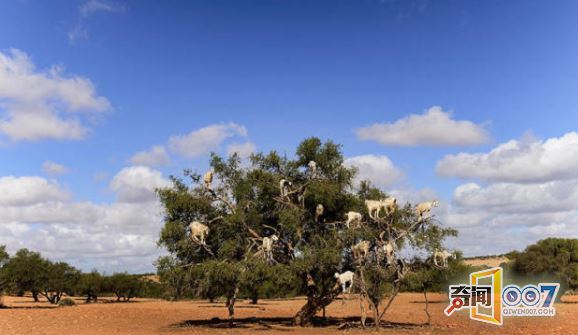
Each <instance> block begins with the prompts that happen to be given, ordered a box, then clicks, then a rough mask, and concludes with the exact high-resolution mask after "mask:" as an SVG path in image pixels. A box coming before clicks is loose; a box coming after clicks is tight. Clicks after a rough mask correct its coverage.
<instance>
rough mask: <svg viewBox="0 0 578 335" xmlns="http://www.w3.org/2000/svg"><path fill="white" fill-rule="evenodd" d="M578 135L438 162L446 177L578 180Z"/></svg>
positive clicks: (518, 142)
mask: <svg viewBox="0 0 578 335" xmlns="http://www.w3.org/2000/svg"><path fill="white" fill-rule="evenodd" d="M577 157H578V133H576V132H570V133H567V134H565V135H563V136H561V137H554V138H549V139H547V140H545V141H541V140H535V139H531V138H524V139H521V140H511V141H508V142H506V143H502V144H500V145H498V146H497V147H496V148H494V149H492V150H491V151H490V152H488V153H473V154H472V153H459V154H457V155H448V156H445V157H444V158H443V159H442V160H440V161H439V162H438V163H437V172H438V174H439V175H442V176H452V177H460V178H479V179H482V180H486V181H492V182H496V181H498V182H520V183H528V182H544V181H551V180H566V179H573V178H578V158H577Z"/></svg>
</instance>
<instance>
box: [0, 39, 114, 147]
mask: <svg viewBox="0 0 578 335" xmlns="http://www.w3.org/2000/svg"><path fill="white" fill-rule="evenodd" d="M109 108H110V104H109V102H108V101H107V100H106V98H104V97H101V96H98V95H97V93H96V89H95V87H94V85H93V84H92V82H91V81H90V80H89V79H87V78H83V77H79V76H75V75H72V76H67V75H65V74H64V70H63V69H62V68H61V67H58V66H54V67H52V68H50V69H49V70H47V71H39V70H37V69H36V68H35V66H34V64H33V63H32V61H31V60H30V58H29V57H28V56H27V55H26V54H25V53H24V52H22V51H20V50H17V49H11V50H10V51H9V52H8V53H2V52H0V134H2V135H4V136H6V137H7V138H9V139H10V140H12V141H36V140H43V139H80V138H83V137H84V136H86V134H87V132H88V129H87V128H86V127H85V125H84V124H83V120H82V116H84V115H90V114H94V113H98V112H103V111H106V110H108V109H109Z"/></svg>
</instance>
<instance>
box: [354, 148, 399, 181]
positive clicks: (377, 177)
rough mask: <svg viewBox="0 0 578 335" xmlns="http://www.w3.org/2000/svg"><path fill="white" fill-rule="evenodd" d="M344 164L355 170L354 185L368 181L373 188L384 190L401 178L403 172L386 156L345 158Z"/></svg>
mask: <svg viewBox="0 0 578 335" xmlns="http://www.w3.org/2000/svg"><path fill="white" fill-rule="evenodd" d="M344 164H345V165H346V166H353V167H356V168H357V170H358V172H357V176H356V177H355V183H356V184H359V183H360V182H361V181H363V180H370V181H371V182H372V183H373V184H374V185H375V186H378V187H382V188H385V187H388V186H390V185H391V184H393V183H395V182H397V181H399V180H400V179H401V178H402V177H403V172H402V171H401V170H400V169H399V168H398V167H396V166H395V165H394V164H393V162H392V161H391V159H389V157H387V156H378V155H362V156H355V157H350V158H347V159H346V160H345V162H344Z"/></svg>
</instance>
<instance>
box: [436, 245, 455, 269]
mask: <svg viewBox="0 0 578 335" xmlns="http://www.w3.org/2000/svg"><path fill="white" fill-rule="evenodd" d="M450 257H452V258H453V259H456V254H455V253H453V252H449V251H447V250H442V251H439V250H438V249H435V250H434V253H433V261H434V264H435V265H436V266H441V267H443V268H447V267H448V258H450ZM438 259H441V261H442V262H441V264H438Z"/></svg>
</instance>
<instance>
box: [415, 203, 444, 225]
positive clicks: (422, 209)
mask: <svg viewBox="0 0 578 335" xmlns="http://www.w3.org/2000/svg"><path fill="white" fill-rule="evenodd" d="M437 206H439V202H438V201H437V200H432V201H426V202H422V203H420V204H418V205H417V206H415V212H416V213H417V217H418V222H422V221H423V220H425V219H426V215H427V214H429V212H430V211H431V210H432V208H434V207H437Z"/></svg>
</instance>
